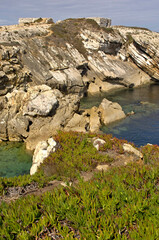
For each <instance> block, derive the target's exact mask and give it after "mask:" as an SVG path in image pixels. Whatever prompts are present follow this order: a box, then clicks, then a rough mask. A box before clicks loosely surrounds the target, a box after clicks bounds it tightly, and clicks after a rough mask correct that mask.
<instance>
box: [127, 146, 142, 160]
mask: <svg viewBox="0 0 159 240" xmlns="http://www.w3.org/2000/svg"><path fill="white" fill-rule="evenodd" d="M123 149H124V151H125V152H131V153H134V154H135V155H136V156H137V157H139V158H143V154H142V153H141V152H140V151H138V150H137V149H135V148H134V147H133V146H131V145H130V144H127V143H124V144H123Z"/></svg>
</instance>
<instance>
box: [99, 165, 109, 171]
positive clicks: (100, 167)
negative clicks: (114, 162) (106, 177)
mask: <svg viewBox="0 0 159 240" xmlns="http://www.w3.org/2000/svg"><path fill="white" fill-rule="evenodd" d="M96 169H97V170H98V171H104V172H106V171H107V170H108V169H109V165H107V164H105V165H98V166H97V167H96Z"/></svg>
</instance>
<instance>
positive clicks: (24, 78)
mask: <svg viewBox="0 0 159 240" xmlns="http://www.w3.org/2000/svg"><path fill="white" fill-rule="evenodd" d="M51 22H52V21H51V19H41V18H39V19H30V20H29V19H23V20H22V19H21V20H20V24H19V25H14V26H2V27H0V110H1V114H0V139H1V140H10V141H20V140H22V141H25V142H26V144H27V148H29V149H34V148H35V146H36V144H37V143H38V142H39V141H42V140H47V139H48V138H49V137H51V136H53V134H55V133H56V132H57V130H60V129H65V130H71V129H72V130H77V129H78V130H79V131H81V130H82V131H88V130H90V131H92V132H97V131H98V129H99V128H100V124H101V122H103V123H104V124H108V123H109V122H112V121H115V120H118V119H121V118H123V117H125V115H124V113H123V111H122V109H121V108H120V106H119V105H118V104H117V103H110V102H108V101H107V100H104V102H103V103H102V104H101V106H100V109H96V108H94V109H92V110H89V111H87V113H86V111H85V112H83V113H81V112H79V102H80V97H81V96H83V94H87V93H88V92H89V93H95V92H100V91H101V92H104V91H109V90H111V89H115V88H128V87H134V86H139V85H142V84H144V83H149V82H150V81H151V80H155V81H159V41H158V39H159V33H153V32H151V31H148V30H146V29H137V28H126V27H117V26H115V27H109V28H103V27H100V26H99V24H97V22H96V21H94V20H92V19H67V20H64V21H60V22H58V23H56V24H55V23H51Z"/></svg>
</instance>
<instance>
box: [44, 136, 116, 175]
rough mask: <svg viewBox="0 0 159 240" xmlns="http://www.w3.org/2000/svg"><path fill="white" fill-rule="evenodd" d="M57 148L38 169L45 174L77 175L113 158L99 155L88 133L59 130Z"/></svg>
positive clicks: (56, 139)
mask: <svg viewBox="0 0 159 240" xmlns="http://www.w3.org/2000/svg"><path fill="white" fill-rule="evenodd" d="M55 141H56V142H57V143H58V145H59V149H58V150H57V151H56V152H55V153H52V154H50V156H49V157H48V158H47V159H45V161H44V163H43V164H41V166H40V169H41V170H43V171H44V173H45V174H47V175H53V174H54V175H55V176H65V177H69V178H70V179H71V178H75V177H77V176H78V175H79V174H80V172H82V171H90V170H91V169H93V168H95V167H96V166H97V164H99V163H108V162H111V161H112V160H113V159H112V158H110V157H109V156H108V155H106V154H105V155H104V156H103V155H101V154H100V153H99V152H98V151H97V150H96V148H95V147H94V146H93V144H92V141H91V139H90V138H89V135H85V134H82V133H76V132H69V133H67V132H59V134H58V135H57V136H56V137H55Z"/></svg>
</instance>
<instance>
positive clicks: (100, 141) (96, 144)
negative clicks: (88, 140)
mask: <svg viewBox="0 0 159 240" xmlns="http://www.w3.org/2000/svg"><path fill="white" fill-rule="evenodd" d="M104 144H105V141H104V140H103V139H100V138H93V146H94V147H95V148H96V149H97V150H99V147H100V146H103V145H104Z"/></svg>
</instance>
